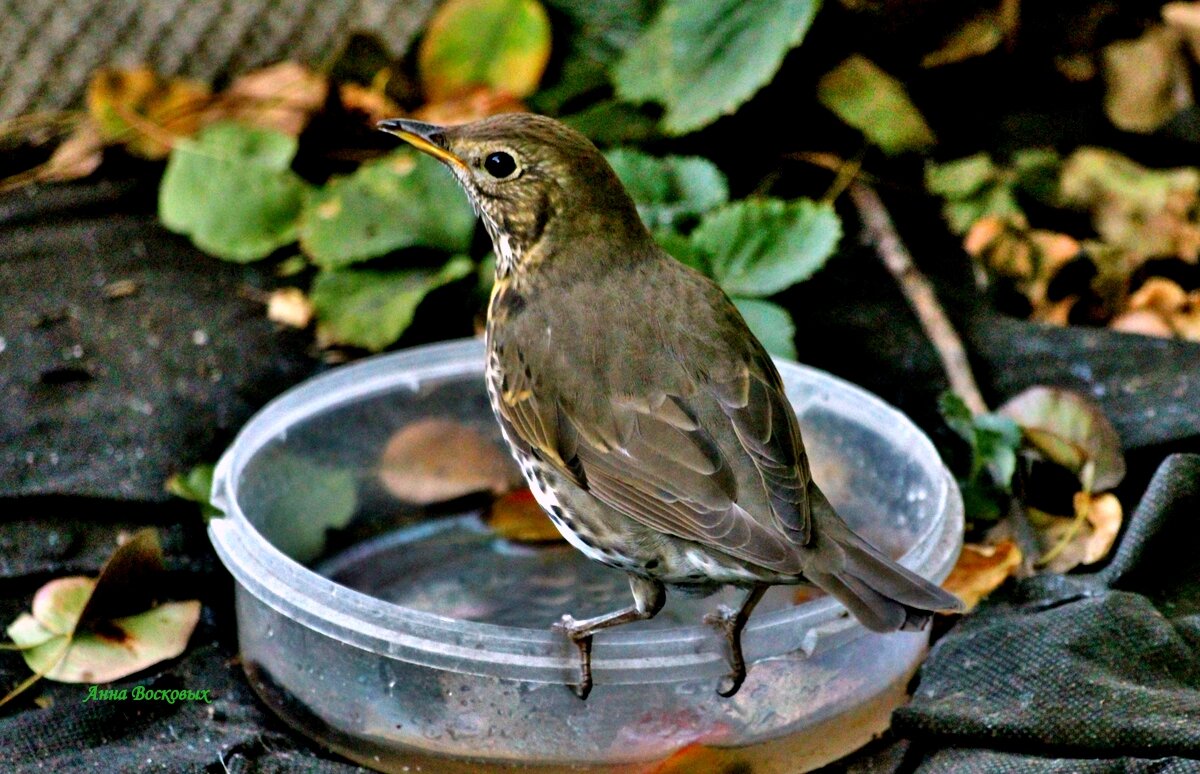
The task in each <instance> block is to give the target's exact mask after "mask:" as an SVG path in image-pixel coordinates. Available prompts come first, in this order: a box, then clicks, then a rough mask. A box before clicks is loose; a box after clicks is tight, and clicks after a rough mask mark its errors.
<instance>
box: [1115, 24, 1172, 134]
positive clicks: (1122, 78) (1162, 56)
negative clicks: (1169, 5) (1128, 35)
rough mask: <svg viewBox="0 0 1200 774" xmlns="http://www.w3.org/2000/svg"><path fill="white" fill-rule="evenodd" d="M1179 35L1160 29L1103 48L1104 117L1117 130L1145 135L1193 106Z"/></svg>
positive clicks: (1169, 29) (1167, 28)
mask: <svg viewBox="0 0 1200 774" xmlns="http://www.w3.org/2000/svg"><path fill="white" fill-rule="evenodd" d="M1187 59H1188V58H1187V56H1186V54H1185V53H1184V47H1183V35H1182V34H1181V33H1180V32H1179V30H1177V29H1175V28H1172V27H1167V26H1164V25H1161V24H1158V25H1154V26H1151V27H1149V28H1148V29H1147V30H1146V31H1145V32H1144V33H1143V34H1142V36H1141V37H1140V38H1136V39H1134V40H1118V41H1116V42H1114V43H1110V44H1109V45H1107V46H1105V47H1104V50H1103V51H1102V52H1101V61H1102V64H1103V71H1104V87H1105V88H1104V112H1105V114H1106V115H1107V116H1108V119H1109V120H1110V121H1112V122H1113V125H1114V126H1116V127H1117V128H1118V129H1124V130H1125V131H1127V132H1141V133H1143V134H1149V133H1150V132H1153V131H1154V130H1156V129H1158V128H1159V127H1160V126H1162V125H1163V124H1165V123H1166V122H1167V121H1169V120H1171V118H1172V117H1173V116H1175V114H1176V113H1179V112H1180V111H1183V110H1186V109H1188V108H1189V107H1191V106H1192V105H1193V104H1194V99H1193V96H1192V85H1191V77H1190V76H1189V75H1188V61H1187Z"/></svg>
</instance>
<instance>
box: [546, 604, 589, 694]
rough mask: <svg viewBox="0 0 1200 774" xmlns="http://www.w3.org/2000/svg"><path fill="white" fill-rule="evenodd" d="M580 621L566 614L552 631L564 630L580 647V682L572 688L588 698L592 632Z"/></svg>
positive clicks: (576, 645) (568, 637)
mask: <svg viewBox="0 0 1200 774" xmlns="http://www.w3.org/2000/svg"><path fill="white" fill-rule="evenodd" d="M579 624H580V622H579V621H576V620H575V619H574V618H572V617H571V616H569V615H564V616H563V617H562V620H560V621H559V622H558V623H556V624H554V625H553V626H551V627H550V628H551V630H552V631H556V632H562V633H563V634H565V635H566V636H567V639H569V640H570V641H571V642H572V643H574V645H575V647H576V648H578V649H579V682H578V683H577V684H575V685H573V686H571V690H572V691H573V692H574V693H575V695H576V696H578V697H579V698H580V699H587V697H588V694H589V693H591V692H592V634H591V631H594V630H588V629H587V628H586V627H581V626H580V625H579Z"/></svg>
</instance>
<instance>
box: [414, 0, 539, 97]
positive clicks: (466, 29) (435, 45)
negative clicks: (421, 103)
mask: <svg viewBox="0 0 1200 774" xmlns="http://www.w3.org/2000/svg"><path fill="white" fill-rule="evenodd" d="M549 59H550V20H549V19H548V18H547V17H546V9H544V8H543V7H542V5H541V3H539V2H537V0H449V2H447V3H444V4H443V5H442V6H441V7H440V8H439V9H438V11H437V13H436V14H434V17H433V19H432V20H431V21H430V23H429V27H428V29H427V30H426V31H425V37H424V38H423V39H422V40H421V47H420V49H419V50H418V52H417V67H418V70H419V72H420V77H421V85H422V86H423V87H424V89H425V96H426V97H427V98H428V99H429V100H430V101H431V102H436V101H439V100H444V99H450V98H453V97H457V96H461V95H462V94H463V93H465V92H467V91H470V90H471V89H472V88H473V87H477V86H487V87H490V88H492V89H494V90H496V91H503V92H507V93H509V94H512V95H513V96H516V97H526V96H528V95H530V94H532V93H533V92H534V91H536V90H537V85H538V82H539V81H540V80H541V79H542V73H543V72H544V71H545V69H546V62H547V61H549Z"/></svg>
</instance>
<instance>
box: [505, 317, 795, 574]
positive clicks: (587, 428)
mask: <svg viewBox="0 0 1200 774" xmlns="http://www.w3.org/2000/svg"><path fill="white" fill-rule="evenodd" d="M748 340H749V341H750V342H751V343H752V344H755V343H754V342H753V340H752V339H748ZM725 366H727V367H720V368H713V369H711V370H706V371H705V372H704V373H693V374H691V375H690V376H688V375H685V374H683V368H684V366H682V365H679V366H678V367H679V368H680V373H679V374H674V375H670V374H668V375H664V377H665V378H663V379H662V380H661V385H673V386H674V387H676V388H675V389H671V388H668V389H657V388H656V384H660V382H659V380H654V381H653V383H649V384H644V385H643V389H640V390H638V391H637V392H636V393H635V394H630V392H628V391H618V392H615V393H613V394H608V395H604V396H603V397H601V398H599V399H598V400H597V401H591V402H588V403H580V402H578V401H571V400H569V399H564V398H563V397H562V396H561V395H560V394H559V393H557V392H555V391H554V390H552V389H550V388H549V385H550V384H553V383H555V381H557V380H556V379H555V378H553V375H552V374H546V376H551V378H549V379H544V380H542V379H538V376H539V375H537V374H534V375H530V374H529V372H528V371H527V370H524V369H521V368H517V369H515V372H514V370H511V369H510V370H509V373H512V374H513V376H512V378H511V379H510V380H509V381H510V382H511V383H510V384H506V385H505V386H506V389H504V390H503V391H502V394H501V396H500V401H499V404H500V405H499V413H500V415H501V418H502V420H503V421H505V422H506V424H508V425H509V427H510V428H511V429H512V430H513V431H514V432H515V433H516V435H517V436H519V438H520V439H521V440H522V441H524V443H525V444H526V445H527V446H528V447H529V449H530V451H531V452H532V453H533V454H535V455H537V456H538V457H539V458H541V459H542V460H544V461H545V462H547V463H549V464H551V465H553V466H554V467H555V468H557V469H558V470H559V471H560V472H561V473H563V474H565V475H568V476H569V477H570V478H571V479H572V480H574V481H575V483H576V484H578V485H579V486H580V487H582V488H584V489H586V490H587V491H589V492H590V493H591V494H592V495H593V496H595V497H596V498H597V499H599V500H600V501H601V502H603V503H605V504H606V505H608V506H609V507H611V508H613V509H615V510H617V511H618V512H620V513H623V514H625V515H626V516H628V517H630V518H631V519H634V520H635V521H637V522H639V523H642V524H644V525H646V526H648V527H650V528H652V529H655V530H659V531H661V532H665V533H668V534H671V535H675V536H677V537H680V538H683V539H686V540H692V541H695V542H697V543H701V544H703V545H707V546H711V547H713V548H715V549H718V550H720V551H722V552H724V553H727V554H729V555H732V556H735V557H738V558H741V559H744V560H746V561H748V562H752V563H754V564H756V565H760V566H762V567H765V568H768V569H772V570H775V571H777V572H780V573H785V574H796V573H799V572H801V571H802V569H803V568H802V566H801V564H800V558H801V557H800V555H799V553H800V552H798V551H796V550H795V549H796V545H803V544H805V543H807V542H808V538H809V534H810V517H809V506H808V494H807V486H808V482H809V474H808V465H807V460H806V457H805V455H804V452H803V446H802V445H801V442H800V434H799V430H798V428H797V425H796V420H795V415H794V414H793V412H792V410H791V407H790V406H789V405H788V403H787V399H786V397H785V396H784V394H783V390H782V386H781V384H780V382H779V377H778V374H777V373H776V371H775V369H774V367H773V366H772V365H771V362H770V360H769V358H768V357H767V356H766V354H765V353H764V352H762V351H761V348H758V347H757V346H756V344H755V346H753V347H751V349H750V351H749V352H748V353H747V355H746V356H745V357H744V358H741V359H740V362H737V363H735V364H733V366H732V367H728V366H730V364H728V363H726V364H725ZM709 373H720V374H724V375H725V376H723V377H722V378H720V379H712V378H709V377H708V376H706V374H709ZM672 377H675V378H672ZM689 380H690V381H689ZM539 382H540V383H541V386H539V384H538V383H539ZM681 384H682V385H692V387H691V388H689V389H678V388H677V387H678V386H679V385H681ZM701 417H703V422H702V421H701ZM718 439H720V440H718ZM721 441H725V443H722V442H721ZM736 455H744V457H743V458H742V459H736V458H734V459H731V458H730V457H731V456H736ZM748 463H749V464H752V465H753V467H754V470H756V471H757V473H758V476H757V481H755V480H754V479H753V478H752V477H748V478H745V479H744V481H750V482H751V483H752V485H756V484H757V483H758V482H761V486H762V487H763V489H764V490H765V493H766V495H767V496H766V497H765V498H764V497H762V496H761V493H760V494H759V496H757V497H750V498H746V497H740V496H739V483H738V477H737V475H736V473H735V466H737V469H742V470H744V469H745V466H746V465H747V464H748ZM751 502H757V503H763V502H769V507H770V509H771V512H772V516H773V518H769V517H766V514H763V517H760V518H756V517H755V516H752V515H751V514H750V513H748V512H747V511H746V509H745V508H744V507H743V506H744V505H745V504H748V503H751Z"/></svg>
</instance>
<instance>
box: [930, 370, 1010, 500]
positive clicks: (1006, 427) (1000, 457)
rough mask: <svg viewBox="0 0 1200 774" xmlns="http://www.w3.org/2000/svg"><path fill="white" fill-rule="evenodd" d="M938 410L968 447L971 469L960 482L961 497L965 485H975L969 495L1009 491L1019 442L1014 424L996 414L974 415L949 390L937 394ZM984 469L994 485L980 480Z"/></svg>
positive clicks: (966, 488)
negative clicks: (995, 490) (939, 394)
mask: <svg viewBox="0 0 1200 774" xmlns="http://www.w3.org/2000/svg"><path fill="white" fill-rule="evenodd" d="M938 410H939V411H940V412H941V414H942V419H944V420H945V422H946V424H947V425H948V426H949V427H950V429H951V430H953V431H954V432H955V433H957V434H958V435H959V436H960V437H961V438H962V439H963V440H965V441H966V442H967V444H968V445H969V446H970V448H971V470H970V473H969V475H968V476H967V478H966V479H964V480H963V481H962V482H961V483H962V486H963V494H964V497H965V496H966V494H967V491H968V487H974V490H973V492H972V494H973V496H979V497H983V493H985V492H987V491H989V490H992V489H997V488H998V490H999V492H1009V491H1010V489H1011V487H1012V477H1013V473H1015V472H1016V469H1017V449H1018V447H1020V445H1021V429H1020V428H1019V427H1017V424H1016V423H1015V422H1013V421H1012V420H1011V419H1009V418H1008V417H1005V416H1001V415H999V414H980V415H978V416H974V415H972V414H971V410H970V409H969V408H967V404H966V403H964V402H963V399H962V398H960V397H959V396H958V395H957V394H956V393H954V392H950V391H949V390H947V391H946V392H943V393H942V394H941V396H939V397H938ZM985 468H986V469H987V471H988V474H989V475H990V477H991V480H992V482H993V483H994V486H989V485H987V484H984V483H983V482H982V481H981V480H980V474H981V473H982V472H983V470H984V469H985ZM999 492H997V494H998V493H999Z"/></svg>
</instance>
